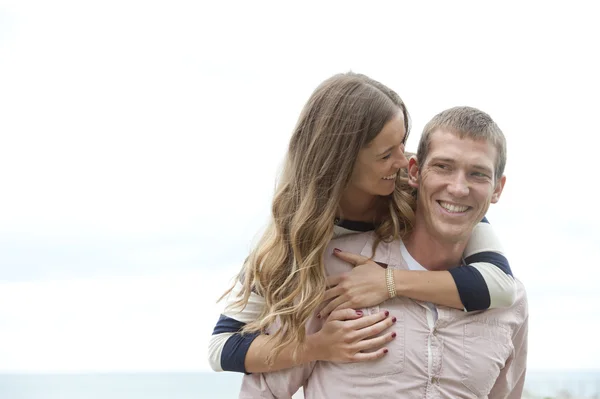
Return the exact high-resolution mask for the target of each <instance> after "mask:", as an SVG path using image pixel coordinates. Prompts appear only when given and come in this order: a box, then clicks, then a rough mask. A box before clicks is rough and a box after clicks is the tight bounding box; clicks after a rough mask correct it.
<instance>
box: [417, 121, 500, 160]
mask: <svg viewBox="0 0 600 399" xmlns="http://www.w3.org/2000/svg"><path fill="white" fill-rule="evenodd" d="M496 156H497V151H496V147H495V146H494V145H493V144H492V143H490V142H489V141H488V140H486V139H477V140H476V139H473V138H470V137H468V136H465V137H460V136H459V135H458V134H455V133H453V132H450V131H445V130H437V131H435V132H434V133H433V134H432V135H431V137H430V141H429V154H428V156H427V158H428V162H430V161H433V160H434V159H438V160H440V159H445V160H447V161H453V162H459V163H468V164H476V165H481V166H486V167H491V168H492V169H493V166H494V164H495V162H496Z"/></svg>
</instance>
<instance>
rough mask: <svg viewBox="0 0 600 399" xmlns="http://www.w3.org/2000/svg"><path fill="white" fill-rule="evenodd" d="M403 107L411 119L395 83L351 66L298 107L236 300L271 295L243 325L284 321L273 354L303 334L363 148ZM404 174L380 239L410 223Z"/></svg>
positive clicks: (387, 200)
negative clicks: (264, 226)
mask: <svg viewBox="0 0 600 399" xmlns="http://www.w3.org/2000/svg"><path fill="white" fill-rule="evenodd" d="M398 112H402V114H403V115H404V124H405V128H406V134H407V136H408V132H409V125H410V119H409V115H408V111H407V110H406V107H405V105H404V103H403V102H402V100H401V98H400V97H399V96H398V94H396V93H395V92H394V91H392V90H391V89H389V88H388V87H386V86H384V85H383V84H381V83H379V82H377V81H375V80H373V79H370V78H369V77H367V76H365V75H360V74H356V73H345V74H339V75H335V76H333V77H331V78H329V79H327V80H326V81H324V82H323V83H322V84H321V85H320V86H319V87H317V89H316V90H315V91H314V92H313V94H312V95H311V97H310V99H309V100H308V102H307V103H306V105H305V106H304V109H303V110H302V113H301V114H300V117H299V120H298V123H297V125H296V127H295V129H294V132H293V135H292V138H291V140H290V144H289V149H288V152H287V157H286V160H285V164H284V168H283V172H282V175H281V177H280V180H279V182H278V186H277V190H276V193H275V197H274V199H273V206H272V219H271V221H270V223H269V225H268V227H267V229H266V231H265V233H264V235H263V236H262V238H261V240H260V241H259V243H258V245H257V246H256V248H255V249H254V250H253V251H252V253H251V254H250V256H249V257H248V259H247V261H246V263H245V265H244V269H243V270H242V272H241V275H240V279H241V280H243V290H242V292H241V294H240V297H239V300H238V301H237V302H235V303H234V304H233V306H234V307H235V306H238V307H241V308H243V307H244V306H245V305H246V304H247V302H248V298H249V296H250V293H251V291H255V292H256V293H257V294H258V295H260V296H262V297H263V298H264V299H265V304H266V306H265V307H264V310H263V312H262V314H261V315H260V317H259V318H258V319H257V320H256V321H254V322H251V323H248V324H247V325H246V326H245V327H244V330H243V331H244V332H254V331H264V330H265V329H266V328H267V327H268V326H270V325H272V324H273V323H274V322H276V321H278V323H279V329H278V330H277V331H276V333H275V334H273V335H272V336H271V337H272V339H275V340H276V346H275V350H274V351H273V352H272V353H271V356H270V357H269V359H267V360H268V361H271V360H272V359H273V357H274V356H275V355H277V354H278V353H279V352H280V351H281V349H283V348H284V347H286V346H288V345H290V344H294V345H298V346H296V347H295V348H296V349H297V348H299V345H300V344H302V343H303V342H304V339H305V335H306V333H305V325H306V322H307V320H308V319H309V317H310V316H311V315H312V314H313V312H314V310H315V308H316V307H317V306H318V305H319V304H320V303H321V302H322V301H323V296H324V292H325V290H326V275H325V268H324V264H323V253H324V251H325V248H326V246H327V244H328V243H329V241H330V240H331V239H332V238H333V227H334V219H335V217H336V212H338V207H339V203H340V200H341V198H342V194H343V192H344V189H345V188H346V186H347V185H348V183H349V182H350V178H351V175H352V171H353V168H354V164H355V162H356V159H357V157H358V153H359V151H360V150H361V149H362V148H364V147H365V146H367V145H368V144H369V143H370V142H371V140H373V139H374V138H375V137H376V136H377V135H378V134H379V132H380V131H381V130H382V129H383V127H384V125H385V124H386V123H387V122H388V121H389V120H391V119H392V118H393V117H394V116H395V115H397V113H398ZM409 190H410V189H409V187H408V185H407V184H406V180H405V175H404V174H400V173H399V174H398V178H397V182H396V189H395V190H394V192H393V194H391V195H389V196H386V197H381V203H382V204H383V206H382V209H383V212H382V213H381V215H380V218H379V223H378V225H377V228H376V234H377V236H378V238H379V239H380V240H385V241H388V240H392V239H394V238H398V237H403V236H404V235H405V234H406V233H407V232H408V231H409V230H410V228H411V227H412V220H413V217H414V197H413V196H412V195H411V194H410V193H409Z"/></svg>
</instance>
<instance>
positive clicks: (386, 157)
mask: <svg viewBox="0 0 600 399" xmlns="http://www.w3.org/2000/svg"><path fill="white" fill-rule="evenodd" d="M391 156H392V154H391V153H389V154H387V155H386V156H384V157H383V158H381V159H390V157H391Z"/></svg>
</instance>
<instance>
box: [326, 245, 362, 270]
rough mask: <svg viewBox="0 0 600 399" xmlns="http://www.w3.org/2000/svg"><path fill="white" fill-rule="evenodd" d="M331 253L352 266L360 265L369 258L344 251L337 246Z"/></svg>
mask: <svg viewBox="0 0 600 399" xmlns="http://www.w3.org/2000/svg"><path fill="white" fill-rule="evenodd" d="M333 254H334V255H335V256H337V257H338V258H340V259H341V260H343V261H346V262H348V263H350V264H352V265H354V266H356V265H362V264H363V263H367V261H368V260H369V258H367V257H364V256H362V255H358V254H354V253H352V252H344V251H342V250H340V249H337V248H336V249H334V250H333Z"/></svg>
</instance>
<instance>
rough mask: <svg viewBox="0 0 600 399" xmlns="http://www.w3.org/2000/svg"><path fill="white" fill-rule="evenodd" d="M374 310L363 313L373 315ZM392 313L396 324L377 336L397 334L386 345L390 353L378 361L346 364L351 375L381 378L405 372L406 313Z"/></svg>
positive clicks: (391, 311) (395, 311)
mask: <svg viewBox="0 0 600 399" xmlns="http://www.w3.org/2000/svg"><path fill="white" fill-rule="evenodd" d="M386 303H387V302H386ZM372 310H373V309H363V311H366V312H365V314H367V313H371V311H372ZM390 313H391V316H395V317H396V323H394V324H393V325H392V326H391V327H390V328H388V329H387V330H384V331H383V332H382V333H381V334H379V335H376V336H377V337H378V336H381V335H386V334H391V333H392V332H395V333H396V338H394V339H392V340H391V341H390V342H388V343H386V344H385V345H384V346H385V347H386V348H388V353H386V354H385V355H384V356H383V357H382V358H380V359H377V360H373V361H369V362H359V363H348V364H346V366H347V369H348V372H349V373H350V374H352V375H356V376H357V377H358V376H360V377H363V376H368V377H379V376H386V375H393V374H398V373H401V372H403V371H404V347H405V342H404V335H405V334H404V312H402V311H397V310H390ZM370 338H374V337H370ZM378 349H379V348H375V349H374V350H371V351H369V352H374V351H375V350H378Z"/></svg>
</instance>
